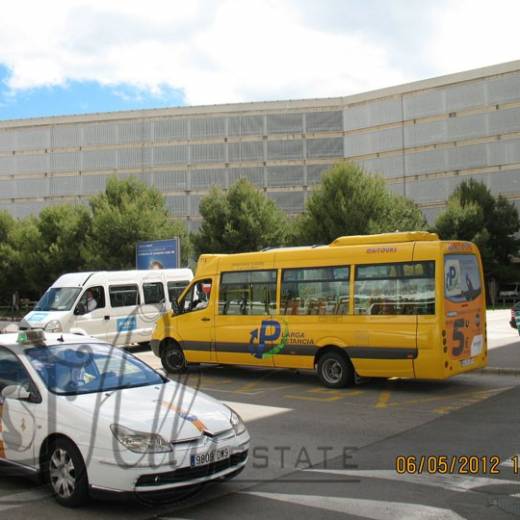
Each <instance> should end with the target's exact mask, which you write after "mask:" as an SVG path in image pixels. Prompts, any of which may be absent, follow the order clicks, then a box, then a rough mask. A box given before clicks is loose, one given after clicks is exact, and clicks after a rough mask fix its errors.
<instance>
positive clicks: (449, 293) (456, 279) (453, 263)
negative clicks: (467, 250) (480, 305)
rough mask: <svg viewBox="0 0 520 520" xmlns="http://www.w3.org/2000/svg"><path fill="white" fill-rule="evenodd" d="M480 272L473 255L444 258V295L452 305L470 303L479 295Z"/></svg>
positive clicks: (447, 256)
mask: <svg viewBox="0 0 520 520" xmlns="http://www.w3.org/2000/svg"><path fill="white" fill-rule="evenodd" d="M481 291H482V289H481V285H480V270H479V266H478V262H477V258H476V257H475V255H446V256H445V257H444V295H445V297H446V299H448V300H450V301H452V302H454V303H462V302H468V301H472V300H474V299H475V298H477V296H479V295H480V293H481Z"/></svg>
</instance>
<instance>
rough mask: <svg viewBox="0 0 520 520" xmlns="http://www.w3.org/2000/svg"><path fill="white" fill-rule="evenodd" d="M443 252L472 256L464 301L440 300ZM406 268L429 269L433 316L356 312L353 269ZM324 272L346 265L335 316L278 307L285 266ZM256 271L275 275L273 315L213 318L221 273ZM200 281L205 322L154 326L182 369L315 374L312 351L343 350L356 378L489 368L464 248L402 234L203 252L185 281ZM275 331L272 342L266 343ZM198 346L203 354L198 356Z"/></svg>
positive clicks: (174, 319) (481, 303)
mask: <svg viewBox="0 0 520 520" xmlns="http://www.w3.org/2000/svg"><path fill="white" fill-rule="evenodd" d="M450 254H455V255H460V254H472V255H475V257H476V258H477V261H478V266H479V269H480V287H481V291H480V294H479V296H478V297H476V298H475V299H474V300H473V301H471V302H468V303H453V302H452V301H449V300H448V299H447V298H446V297H445V294H444V285H445V275H446V273H445V272H444V269H445V255H450ZM412 262H435V313H434V314H420V313H416V314H413V313H402V314H391V313H390V314H385V312H386V311H383V312H382V313H381V314H362V313H361V311H360V309H356V308H355V298H354V296H355V276H356V274H355V272H356V267H357V266H364V265H376V264H388V263H391V264H394V263H396V264H397V263H412ZM331 266H339V267H342V266H348V267H349V280H348V288H349V291H348V296H347V297H345V298H344V301H342V302H341V305H342V306H343V307H342V308H341V312H339V313H338V314H329V315H320V310H319V308H318V309H317V310H316V313H313V314H310V315H293V314H291V312H292V309H291V308H284V309H282V308H281V302H282V298H281V276H282V272H283V271H284V270H285V269H295V268H305V267H308V268H317V267H331ZM261 270H276V273H277V289H276V308H275V309H273V310H272V312H270V313H269V314H266V313H263V314H258V315H223V314H220V313H219V302H218V300H219V291H220V283H221V275H222V273H236V272H240V271H261ZM208 279H210V280H211V296H210V301H209V305H208V308H207V316H208V318H209V320H208V321H206V322H204V323H201V321H200V319H199V317H198V316H197V313H191V314H192V315H191V316H190V313H186V314H180V315H171V314H168V315H165V316H163V317H162V318H161V319H160V320H159V321H158V324H157V326H156V329H155V331H154V335H153V339H155V340H158V341H163V340H165V339H168V338H170V339H173V340H174V341H176V342H178V343H179V344H180V345H181V346H182V347H183V350H184V353H185V356H186V359H187V361H188V362H197V363H219V364H231V365H250V366H263V367H275V368H276V367H278V368H293V369H313V368H314V367H315V363H316V359H317V356H318V355H319V353H320V349H323V348H326V347H335V348H339V349H342V350H344V351H345V352H346V353H347V355H348V356H349V358H350V359H351V361H352V364H353V366H354V368H355V370H356V373H357V374H358V375H359V376H364V377H401V378H421V379H445V378H447V377H450V376H453V375H456V374H459V373H463V372H468V371H471V370H475V369H478V368H482V367H484V366H485V365H486V362H487V341H486V330H485V329H486V322H485V319H486V314H485V312H486V309H485V293H484V277H483V273H482V264H481V260H480V255H479V252H478V249H477V247H476V246H475V245H474V244H471V243H469V242H458V241H441V240H439V238H438V236H437V235H435V234H433V233H426V232H406V233H388V234H381V235H368V236H360V237H352V236H349V237H340V238H338V239H336V240H335V241H334V242H332V243H331V244H330V245H328V246H318V247H302V248H281V249H271V250H267V251H262V252H256V253H242V254H234V255H212V254H206V255H201V257H200V258H199V262H198V266H197V272H196V276H195V278H194V280H193V282H192V284H194V283H197V280H199V281H200V280H208ZM188 291H189V288H187V289H186V290H185V292H184V293H183V294H187V292H188ZM182 298H183V295H181V297H180V298H179V301H181V300H182ZM309 305H310V304H309ZM463 322H464V323H463ZM269 327H271V329H269ZM273 327H274V329H276V328H277V332H278V337H277V339H276V340H275V341H270V340H269V338H270V337H274V336H271V334H272V330H274V329H273ZM259 334H260V335H261V334H263V335H264V336H265V337H266V338H267V340H266V341H265V342H264V343H262V345H263V347H265V351H264V352H268V353H270V354H268V355H267V356H264V357H262V356H260V355H258V351H257V349H258V344H257V343H258V342H259V340H258V335H259ZM479 338H480V339H479ZM204 342H205V343H204ZM281 342H283V345H284V347H283V349H281V350H280V349H279V348H278V347H279V346H280V344H281ZM201 344H205V345H207V348H204V349H201V348H200V345H201ZM194 345H195V346H194ZM195 347H196V348H195ZM477 347H478V348H477ZM277 349H278V350H277Z"/></svg>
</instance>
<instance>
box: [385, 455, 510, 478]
mask: <svg viewBox="0 0 520 520" xmlns="http://www.w3.org/2000/svg"><path fill="white" fill-rule="evenodd" d="M503 466H509V467H511V468H512V470H513V473H514V474H515V475H516V476H518V477H520V455H514V456H512V457H510V458H509V459H502V457H500V456H499V455H399V456H398V457H396V458H395V463H394V468H395V471H396V473H398V474H399V475H405V474H408V475H421V474H429V475H433V474H439V475H500V473H501V469H502V467H503Z"/></svg>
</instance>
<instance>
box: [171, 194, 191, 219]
mask: <svg viewBox="0 0 520 520" xmlns="http://www.w3.org/2000/svg"><path fill="white" fill-rule="evenodd" d="M166 207H167V208H168V211H169V212H170V213H171V214H172V215H175V216H176V217H185V216H187V215H188V196H187V195H173V196H168V197H166Z"/></svg>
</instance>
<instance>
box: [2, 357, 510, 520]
mask: <svg viewBox="0 0 520 520" xmlns="http://www.w3.org/2000/svg"><path fill="white" fill-rule="evenodd" d="M181 381H182V382H184V383H187V384H189V385H191V386H196V387H198V388H200V390H201V391H204V392H207V393H209V394H210V395H212V396H214V397H216V398H218V399H221V400H224V401H226V402H227V403H229V404H230V405H231V406H233V407H235V408H236V409H237V411H239V412H240V413H241V414H242V415H243V416H244V420H245V421H246V423H247V426H248V428H249V430H250V433H251V437H252V447H251V451H250V458H249V462H248V465H247V468H246V470H245V471H244V472H243V473H242V474H241V475H240V476H239V477H238V478H237V479H235V480H234V481H231V482H229V483H220V484H214V485H210V486H207V487H206V488H204V490H203V492H202V493H200V494H199V495H197V496H195V497H193V498H192V499H189V500H186V501H184V502H182V503H181V504H179V505H164V506H161V507H150V506H147V505H140V504H137V505H135V504H127V503H123V504H120V503H115V504H113V503H107V502H98V503H94V504H92V505H90V506H88V507H87V508H85V509H82V510H79V511H75V512H74V518H79V519H83V518H85V519H87V518H88V519H92V518H94V517H95V518H96V520H104V519H118V518H125V519H130V520H133V519H139V520H141V519H143V520H144V519H148V518H157V517H160V518H193V519H197V518H201V519H202V518H204V519H205V518H208V511H211V517H212V518H216V519H218V518H224V517H226V518H229V516H230V515H231V516H236V517H240V518H258V517H259V516H262V517H265V515H266V514H269V515H270V516H271V517H272V518H281V517H294V516H296V515H298V516H301V517H302V518H339V517H340V516H341V517H342V518H345V516H344V515H345V514H346V513H348V512H350V514H353V515H354V514H355V515H357V516H356V518H357V517H359V516H361V517H365V518H385V519H386V518H396V519H397V518H402V517H403V516H406V514H407V513H409V512H410V511H413V510H414V508H415V509H416V510H417V511H420V512H421V515H422V516H423V517H424V518H447V519H452V518H453V519H455V518H459V517H460V518H491V517H492V518H498V519H500V518H502V516H500V515H501V514H502V513H501V510H500V508H499V507H498V506H492V507H494V508H495V509H493V515H492V516H487V517H484V516H482V514H483V513H482V512H484V511H485V512H487V513H488V515H489V514H490V509H489V508H490V507H491V506H490V505H489V504H490V503H491V502H492V501H493V500H495V499H497V500H498V498H500V500H502V501H504V504H505V505H507V500H513V501H514V500H516V498H515V497H512V496H511V495H514V494H516V493H520V486H516V480H514V478H513V475H512V468H511V467H510V466H509V467H508V466H501V468H502V469H503V473H502V474H500V475H491V476H489V477H490V478H493V479H498V480H501V479H503V480H504V481H513V484H511V483H510V482H509V483H508V482H497V483H495V482H488V481H487V480H478V479H476V480H475V479H474V478H473V477H488V475H485V474H479V475H466V476H465V477H464V478H465V480H464V481H463V482H462V483H458V480H457V476H456V475H450V476H446V477H445V478H440V481H441V483H440V484H439V483H438V480H439V478H437V479H435V478H433V477H432V478H430V477H429V476H428V475H419V476H418V475H408V476H405V475H401V476H400V475H398V473H397V471H396V468H395V458H396V457H397V456H398V455H403V456H410V455H415V456H419V455H421V454H424V455H457V454H460V455H463V454H466V455H469V454H470V455H478V456H484V455H487V456H491V455H497V456H500V457H501V462H502V459H503V461H504V462H507V461H508V460H511V456H512V455H513V454H514V453H520V443H519V441H518V435H517V432H518V427H519V426H520V424H519V413H520V408H519V407H518V405H517V403H518V398H520V386H519V385H520V379H519V378H516V377H510V376H504V375H493V374H490V375H482V374H477V373H474V374H468V375H464V376H460V377H457V378H453V379H451V380H448V381H443V382H437V383H432V382H419V381H366V382H364V383H363V384H361V385H358V386H357V387H355V388H352V389H341V390H330V389H326V388H323V387H321V386H320V384H319V382H318V380H317V378H316V377H315V376H314V375H313V374H309V373H299V374H298V373H295V372H292V371H274V370H265V369H248V368H238V367H225V368H223V367H209V366H206V367H204V366H203V367H199V368H196V367H195V368H193V369H191V370H190V371H189V372H188V374H187V376H186V377H183V378H182V379H181ZM309 469H314V470H320V471H307V470H309ZM437 477H438V476H437ZM470 477H471V478H470ZM517 480H518V479H517ZM436 482H437V484H436ZM519 482H520V480H519ZM459 484H460V486H462V488H464V492H463V491H460V490H457V489H454V488H455V487H457V486H458V485H459ZM489 485H492V486H496V485H498V486H499V488H497V489H498V491H497V492H496V493H495V491H494V489H495V488H494V487H493V488H492V489H491V494H489V490H490V488H489ZM482 486H485V487H482ZM504 486H506V487H504ZM477 488H478V489H477ZM20 493H28V494H25V495H24V494H22V495H21V494H20ZM40 493H45V490H44V489H42V488H40V487H38V486H36V485H35V484H32V483H31V482H30V481H26V480H25V479H20V478H14V477H13V478H10V479H9V478H3V479H2V480H1V481H0V518H2V517H4V518H9V520H11V519H13V520H17V519H18V518H19V519H20V520H21V519H25V518H27V516H29V515H32V516H36V517H37V518H49V519H51V518H52V519H56V520H61V519H65V518H69V515H70V513H69V511H67V510H65V509H63V508H61V507H60V506H58V505H57V504H55V503H54V501H53V500H52V499H50V498H48V497H47V496H46V495H45V494H43V495H40ZM497 497H498V498H497ZM506 499H507V500H506ZM410 504H411V505H410ZM360 508H361V509H360ZM381 511H386V512H387V513H385V514H387V516H381V515H382V513H381ZM468 511H470V512H471V513H472V514H471V515H468ZM473 513H475V514H473ZM481 513H482V514H481ZM495 513H496V514H495ZM4 514H5V515H7V516H4ZM342 515H343V516H342ZM378 515H379V516H378ZM455 515H459V516H455ZM504 515H505V513H504ZM503 518H507V516H503Z"/></svg>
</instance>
